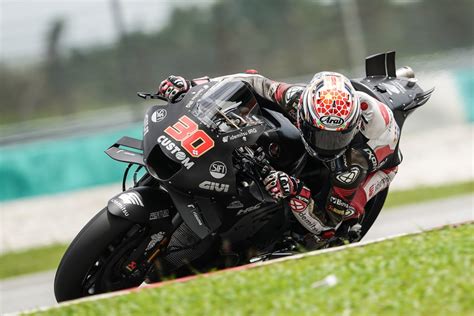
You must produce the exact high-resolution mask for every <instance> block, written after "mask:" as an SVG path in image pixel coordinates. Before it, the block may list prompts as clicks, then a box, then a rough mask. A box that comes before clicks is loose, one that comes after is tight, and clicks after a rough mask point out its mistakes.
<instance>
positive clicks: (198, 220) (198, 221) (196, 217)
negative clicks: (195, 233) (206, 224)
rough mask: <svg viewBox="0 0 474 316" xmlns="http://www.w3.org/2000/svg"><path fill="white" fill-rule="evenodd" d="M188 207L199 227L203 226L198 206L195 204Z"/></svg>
mask: <svg viewBox="0 0 474 316" xmlns="http://www.w3.org/2000/svg"><path fill="white" fill-rule="evenodd" d="M187 207H188V208H189V211H190V212H191V213H192V214H193V216H194V218H195V219H196V221H197V223H198V225H199V226H202V225H203V222H202V219H201V216H199V214H198V212H197V210H196V206H195V205H194V204H188V205H187Z"/></svg>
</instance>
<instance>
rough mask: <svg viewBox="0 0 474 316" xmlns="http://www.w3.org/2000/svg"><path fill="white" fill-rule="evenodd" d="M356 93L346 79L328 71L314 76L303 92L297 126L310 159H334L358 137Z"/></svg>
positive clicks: (358, 118)
mask: <svg viewBox="0 0 474 316" xmlns="http://www.w3.org/2000/svg"><path fill="white" fill-rule="evenodd" d="M354 91H355V90H354V88H353V87H352V84H351V82H350V81H349V79H347V78H346V77H345V76H343V75H341V74H339V73H336V72H326V71H325V72H320V73H317V74H316V75H314V77H313V79H312V80H311V82H310V83H309V85H308V86H307V87H306V88H305V90H304V91H303V93H302V95H301V99H300V104H299V106H298V114H297V125H298V129H299V130H300V132H301V136H302V138H303V143H304V145H305V147H306V150H307V151H308V153H309V154H310V155H311V156H313V157H316V158H318V159H321V160H325V161H327V160H332V159H335V158H337V157H339V156H340V155H342V154H343V153H344V151H345V150H346V149H347V147H348V146H349V144H350V142H351V141H352V139H353V138H354V136H355V135H356V134H357V132H358V130H359V128H358V127H359V121H360V116H361V115H360V113H361V111H360V105H359V100H358V99H357V98H355V97H354Z"/></svg>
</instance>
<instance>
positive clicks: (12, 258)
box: [0, 245, 67, 279]
mask: <svg viewBox="0 0 474 316" xmlns="http://www.w3.org/2000/svg"><path fill="white" fill-rule="evenodd" d="M66 247H67V246H66V245H51V246H47V247H40V248H33V249H26V250H22V251H15V252H8V253H5V254H2V255H0V279H5V278H9V277H13V276H18V275H21V274H28V273H33V272H38V271H46V270H51V269H55V268H57V266H58V265H59V261H60V260H61V257H62V255H63V254H64V252H65V251H66Z"/></svg>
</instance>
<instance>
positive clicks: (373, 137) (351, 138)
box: [158, 70, 401, 244]
mask: <svg viewBox="0 0 474 316" xmlns="http://www.w3.org/2000/svg"><path fill="white" fill-rule="evenodd" d="M228 78H231V79H236V80H242V81H244V82H246V83H248V84H249V86H250V87H251V88H253V90H254V92H255V93H257V94H258V95H259V96H261V97H263V98H265V99H267V100H269V101H271V102H273V103H275V104H277V105H278V106H280V107H281V108H282V109H283V111H284V112H286V113H287V115H288V117H289V119H290V120H291V121H292V122H293V123H294V124H295V125H296V127H297V128H298V130H299V131H300V134H301V139H302V141H303V144H304V146H305V148H306V151H307V153H308V154H309V156H311V157H313V158H315V159H319V160H321V161H322V162H323V163H324V165H325V166H326V167H327V168H328V169H329V172H330V181H329V185H328V186H327V187H326V188H325V189H323V190H322V192H321V193H319V194H317V195H313V194H311V191H310V189H309V188H308V187H306V186H305V185H304V183H302V182H301V181H300V180H299V179H297V178H295V177H293V176H291V175H288V174H286V173H285V172H282V171H271V172H270V174H269V175H268V176H267V177H266V178H265V179H264V185H265V187H266V189H267V191H268V192H269V193H270V195H272V197H273V198H274V199H276V200H280V199H285V198H288V200H289V205H290V208H291V210H292V212H293V214H294V215H295V217H296V218H297V220H298V221H299V222H300V223H301V225H303V226H304V227H305V228H306V229H307V230H308V231H309V232H310V234H308V236H310V238H309V239H313V241H309V244H311V243H312V242H313V243H314V242H316V243H318V242H321V241H324V240H328V239H330V238H332V237H333V236H334V235H335V234H336V233H337V236H346V237H347V236H348V235H350V234H356V235H357V233H358V230H359V229H360V225H356V224H357V223H359V221H360V219H361V218H362V216H363V215H364V207H365V205H366V203H367V202H368V201H369V200H370V199H371V198H373V197H374V196H375V195H376V194H377V193H379V192H380V191H382V190H384V189H385V188H387V187H388V186H389V185H390V183H391V181H392V180H393V179H394V177H395V174H396V172H397V165H398V164H399V163H400V162H401V154H400V153H399V150H398V141H399V135H400V129H399V127H398V125H397V123H396V122H395V119H394V116H393V113H392V111H391V109H390V108H389V107H388V106H387V105H385V104H383V103H381V102H380V101H378V100H377V99H375V98H373V97H371V96H369V95H368V94H367V93H364V92H361V91H356V90H355V89H354V87H353V86H352V84H351V82H350V81H349V79H347V78H346V77H345V76H343V75H342V74H339V73H335V72H327V71H325V72H319V73H317V74H316V75H314V77H313V79H312V80H311V82H310V83H309V84H307V85H305V84H287V83H284V82H277V81H273V80H270V79H268V78H265V77H264V76H261V75H259V74H258V73H257V72H256V71H255V70H249V71H246V72H245V73H242V74H235V75H229V76H223V77H217V78H212V79H210V78H208V77H203V78H199V79H194V80H193V81H187V80H185V79H184V78H183V77H179V76H170V77H168V78H167V79H165V80H164V81H162V82H161V84H160V86H159V89H158V94H160V95H162V96H164V97H166V98H167V99H169V100H170V101H173V100H176V98H178V97H179V96H180V95H181V94H182V93H185V92H186V91H187V90H188V89H189V88H190V87H191V86H192V85H196V84H201V83H205V82H208V81H221V80H224V79H228Z"/></svg>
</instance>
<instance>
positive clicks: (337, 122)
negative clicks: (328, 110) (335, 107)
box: [320, 116, 344, 127]
mask: <svg viewBox="0 0 474 316" xmlns="http://www.w3.org/2000/svg"><path fill="white" fill-rule="evenodd" d="M320 120H321V123H323V124H324V125H326V126H327V127H337V126H341V125H342V124H344V119H342V118H341V117H337V116H323V117H321V119H320Z"/></svg>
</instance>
